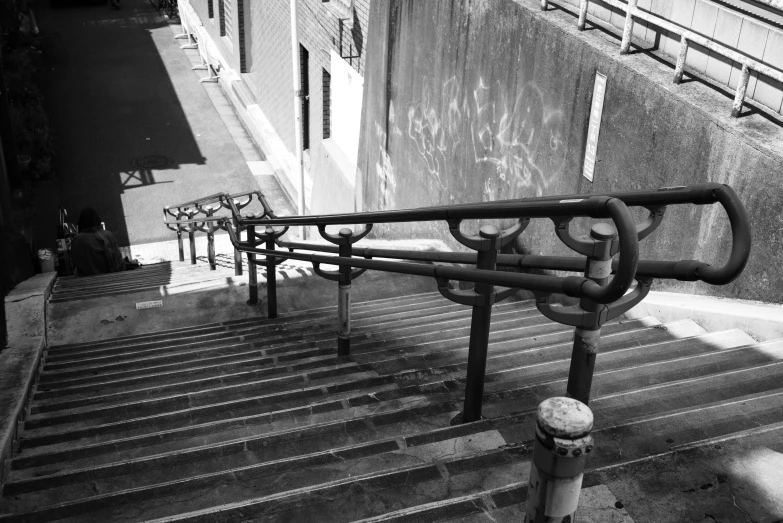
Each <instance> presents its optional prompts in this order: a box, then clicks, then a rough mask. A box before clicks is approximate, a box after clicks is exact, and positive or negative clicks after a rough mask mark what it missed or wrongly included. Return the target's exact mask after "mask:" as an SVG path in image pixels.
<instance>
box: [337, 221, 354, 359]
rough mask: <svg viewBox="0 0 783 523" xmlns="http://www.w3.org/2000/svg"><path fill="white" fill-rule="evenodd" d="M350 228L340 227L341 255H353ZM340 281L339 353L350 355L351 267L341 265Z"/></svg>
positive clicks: (338, 309) (338, 315)
mask: <svg viewBox="0 0 783 523" xmlns="http://www.w3.org/2000/svg"><path fill="white" fill-rule="evenodd" d="M352 236H353V231H352V230H351V229H349V228H347V227H346V228H345V229H340V245H339V248H340V251H339V254H340V257H341V258H350V257H351V237H352ZM339 272H340V281H339V282H338V283H339V288H338V291H337V292H338V294H337V355H338V356H348V355H349V354H350V353H351V267H350V266H349V265H343V266H340V270H339Z"/></svg>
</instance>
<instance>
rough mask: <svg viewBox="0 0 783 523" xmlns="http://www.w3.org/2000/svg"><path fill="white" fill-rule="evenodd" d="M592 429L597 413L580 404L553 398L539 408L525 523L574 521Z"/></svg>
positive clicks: (542, 403) (591, 442) (591, 447)
mask: <svg viewBox="0 0 783 523" xmlns="http://www.w3.org/2000/svg"><path fill="white" fill-rule="evenodd" d="M592 428H593V413H592V411H591V410H590V408H589V407H588V406H587V405H585V404H584V403H581V402H580V401H577V400H575V399H572V398H549V399H547V400H544V401H543V402H541V404H540V405H539V406H538V415H537V416H536V439H535V443H534V446H533V462H532V463H531V466H530V481H529V482H528V491H527V508H526V511H525V523H544V522H546V523H567V522H572V521H574V515H575V513H576V509H577V506H578V505H579V494H580V491H581V488H582V478H583V477H584V470H585V463H586V461H587V454H589V453H590V452H591V451H592V450H593V437H592V436H591V435H590V430H592Z"/></svg>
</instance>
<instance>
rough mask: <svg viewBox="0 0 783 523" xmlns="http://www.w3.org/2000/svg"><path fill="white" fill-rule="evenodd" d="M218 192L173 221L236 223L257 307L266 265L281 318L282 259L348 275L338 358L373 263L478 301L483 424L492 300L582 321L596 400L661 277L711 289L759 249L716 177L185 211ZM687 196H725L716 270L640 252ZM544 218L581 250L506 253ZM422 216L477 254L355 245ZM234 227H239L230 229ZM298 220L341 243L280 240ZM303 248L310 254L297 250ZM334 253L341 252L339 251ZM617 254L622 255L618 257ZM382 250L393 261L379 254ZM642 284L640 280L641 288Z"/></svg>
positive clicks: (580, 381)
mask: <svg viewBox="0 0 783 523" xmlns="http://www.w3.org/2000/svg"><path fill="white" fill-rule="evenodd" d="M214 197H215V196H214V195H213V197H211V199H210V198H207V199H202V200H199V201H196V202H195V203H194V202H186V203H187V205H185V206H184V208H179V209H178V213H179V214H178V213H175V215H178V216H180V219H178V220H175V221H174V222H169V225H172V223H173V224H174V227H175V229H176V230H192V229H191V224H192V223H204V222H206V221H209V222H210V223H221V222H222V224H221V225H220V226H221V227H223V228H225V230H227V231H228V233H229V235H230V237H231V241H232V243H233V245H234V247H235V249H236V250H237V251H239V252H244V253H245V254H246V256H247V259H248V265H249V288H250V299H249V300H248V303H249V304H257V303H258V280H257V270H256V269H257V266H258V265H265V266H266V269H267V271H266V291H267V311H268V315H269V317H270V318H274V317H276V316H277V287H276V278H275V275H276V271H275V267H276V266H277V265H278V264H279V263H281V262H282V261H284V260H286V259H296V260H302V261H308V262H310V263H312V264H313V268H314V271H315V273H316V274H318V275H319V276H321V277H323V278H326V279H329V280H333V281H336V282H338V329H337V335H338V336H337V351H338V355H340V356H347V355H349V354H350V334H351V318H350V293H351V282H352V281H353V280H354V279H356V278H357V277H359V276H360V275H361V274H362V273H363V272H364V271H366V270H379V271H384V272H395V273H402V274H411V275H418V276H426V277H431V278H435V279H436V281H437V283H438V289H439V291H440V293H441V294H442V295H443V296H444V297H445V298H447V299H449V300H451V301H453V302H456V303H460V304H463V305H466V306H470V307H472V308H473V315H472V319H471V334H470V344H469V352H468V370H467V378H466V392H465V404H464V409H463V413H462V414H461V421H465V422H468V421H475V420H477V419H479V418H480V416H481V404H482V398H483V390H484V371H485V368H486V359H487V349H488V342H489V325H490V317H491V306H492V305H493V304H494V303H497V302H499V301H501V300H503V299H506V298H508V297H509V296H511V295H512V294H514V293H515V292H516V291H517V290H519V289H527V290H529V291H532V292H533V294H534V295H535V297H536V306H537V308H538V310H539V311H540V312H541V313H542V314H544V315H545V316H546V317H548V318H550V319H552V320H554V321H557V322H560V323H562V324H565V325H570V326H573V327H575V331H574V348H573V352H572V360H571V368H570V371H569V377H568V385H567V387H566V388H567V392H568V395H569V396H571V397H574V398H576V399H578V400H580V401H582V402H583V403H585V404H586V403H588V401H589V397H590V387H591V383H592V375H593V370H594V366H595V358H596V355H597V353H598V347H599V344H600V333H601V327H602V325H603V324H605V323H606V322H607V321H609V320H611V319H613V318H615V317H617V316H619V315H620V314H623V313H624V312H626V311H628V310H630V309H631V308H632V307H634V306H635V305H636V304H638V303H639V302H640V301H641V300H642V299H644V297H645V296H646V295H647V293H648V292H649V290H650V286H651V285H652V280H653V279H654V278H667V279H677V280H683V281H703V282H706V283H710V284H713V285H723V284H726V283H729V282H731V281H733V280H734V279H735V278H737V277H738V276H739V275H740V274H741V272H742V270H743V269H744V267H745V265H746V263H747V261H748V257H749V255H750V248H751V231H750V226H749V223H748V219H747V216H746V213H745V209H744V207H743V205H742V203H741V201H740V200H739V198H738V197H737V195H736V194H735V193H734V191H733V190H732V189H731V188H730V187H728V186H726V185H721V184H717V183H707V184H701V185H696V186H691V187H675V188H666V189H661V190H657V191H635V192H617V193H608V194H602V195H568V196H553V197H540V198H530V199H523V200H508V201H501V202H492V203H491V204H486V203H482V204H463V205H455V206H449V207H429V208H421V209H412V210H400V211H380V212H363V213H352V214H336V215H323V216H293V217H286V218H278V217H276V216H275V215H274V212H272V210H271V209H270V208H269V205H268V204H267V202H266V200H265V199H264V198H263V195H260V197H259V199H260V201H261V202H262V205H263V207H264V213H263V214H262V215H261V216H242V215H241V212H240V210H241V209H240V206H239V205H238V202H241V201H242V200H238V199H237V195H223V196H218V198H219V199H220V200H221V204H222V207H223V208H228V209H230V211H231V217H218V216H214V215H210V216H205V217H194V218H189V217H188V216H186V215H187V213H188V212H190V206H195V207H199V206H201V207H205V206H209V208H212V206H213V205H214V201H213V200H214ZM682 204H694V205H710V204H719V205H721V206H722V207H723V208H724V210H725V212H726V214H727V216H728V218H729V221H730V224H731V231H732V246H731V252H730V254H729V256H728V260H727V261H726V263H725V264H724V265H722V266H720V267H713V266H711V265H709V264H706V263H704V262H701V261H698V260H677V261H658V260H639V259H638V257H639V255H638V253H639V251H638V248H639V247H638V242H639V241H641V240H643V239H644V238H646V237H647V236H649V235H650V234H651V233H652V232H653V231H654V230H655V229H656V228H657V227H658V226H659V225H660V224H661V223H662V221H663V219H664V215H665V211H666V208H667V206H669V205H682ZM628 207H644V208H646V209H647V210H648V211H649V215H648V217H647V218H646V219H645V220H643V221H642V222H641V223H638V224H637V223H635V221H634V219H633V217H632V215H631V214H630V212H629V210H628ZM207 212H208V211H207ZM575 217H589V218H595V219H606V218H610V219H611V220H612V222H613V224H609V223H605V222H600V223H596V224H594V225H593V226H592V228H591V231H590V234H589V235H584V236H575V235H573V234H572V232H571V231H570V229H569V225H570V223H571V221H572V220H573V218H575ZM499 218H506V219H508V218H512V219H515V220H516V224H515V225H514V226H512V227H510V228H508V229H506V230H503V231H501V230H499V229H497V228H496V227H494V226H491V225H484V226H482V227H481V228H480V230H479V234H478V235H469V234H466V233H464V232H463V231H462V230H461V228H460V226H461V224H462V222H463V221H464V220H471V219H499ZM541 218H544V219H549V220H551V221H552V222H553V224H554V228H555V234H556V235H557V237H558V238H559V239H560V240H561V241H562V242H563V243H564V244H565V245H566V246H568V247H569V248H570V249H572V250H574V251H575V252H576V253H578V254H579V255H580V256H538V255H513V254H500V253H499V251H500V249H501V248H503V247H505V246H507V245H509V244H510V243H511V242H512V241H513V240H514V239H515V238H516V237H517V236H519V235H520V234H521V233H522V232H523V231H524V229H525V228H526V227H527V225H528V224H529V223H530V220H531V219H541ZM419 221H445V222H446V224H447V226H448V228H449V232H450V234H451V235H452V236H453V237H454V238H455V239H456V240H457V241H458V242H460V243H461V244H462V245H464V246H465V247H467V248H468V249H470V250H473V251H475V252H474V253H472V252H435V253H433V252H420V251H401V250H394V249H374V248H363V247H359V246H355V244H356V242H358V241H359V240H361V239H362V238H364V237H365V236H367V234H368V233H369V232H370V231H371V229H372V227H373V224H375V223H402V222H419ZM232 223H233V224H234V226H231V224H232ZM345 224H360V225H363V228H362V229H361V231H360V232H358V233H354V232H353V231H352V230H351V229H348V228H344V229H342V230H340V232H339V234H336V235H335V234H330V233H328V232H327V230H326V227H327V225H345ZM291 226H314V227H317V228H318V230H319V232H320V234H321V236H322V237H323V238H324V239H326V240H327V242H329V243H330V244H331V245H324V244H317V243H309V242H292V241H287V240H284V239H282V236H283V234H285V232H286V231H287V230H288V228H289V227H291ZM175 229H173V230H175ZM243 230H244V231H246V233H247V236H246V241H242V239H241V237H240V233H241V231H243ZM278 247H280V248H284V249H287V251H288V252H285V251H280V250H277V248H278ZM301 250H309V251H311V252H310V253H304V252H296V251H301ZM312 251H315V252H314V253H313V252H312ZM323 253H328V254H323ZM335 253H336V254H337V256H334V255H333V254H335ZM329 254H332V255H329ZM618 254H619V259H614V258H615V256H617V255H618ZM258 256H264V257H265V259H264V260H260V259H257V257H258ZM356 256H360V257H361V258H357V257H356ZM376 257H382V258H387V259H386V260H375V259H372V258H376ZM395 260H406V261H395ZM417 261H418V262H421V261H424V262H430V263H438V262H445V263H456V264H470V265H474V267H455V266H450V265H432V264H422V263H416V262H417ZM327 264H328V265H333V266H337V267H338V270H336V271H328V270H323V269H322V268H321V265H327ZM498 267H515V268H517V269H518V270H531V269H538V270H540V269H543V270H553V271H565V272H580V273H582V275H581V276H554V275H548V274H528V273H520V272H502V271H497V270H496V269H497V268H498ZM453 280H458V281H464V282H472V283H474V288H473V289H471V290H457V289H455V288H454V287H453V286H452V285H451V284H450V282H451V281H453ZM634 280H635V281H636V285H635V287H634V288H633V289H631V285H632V284H633V282H634ZM629 289H631V290H630V292H628V291H629ZM553 294H565V295H567V296H571V297H575V298H579V303H578V304H577V305H574V306H569V307H565V306H557V305H554V304H553V303H552V301H551V299H552V295H553ZM455 421H458V420H455Z"/></svg>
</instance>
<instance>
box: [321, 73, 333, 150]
mask: <svg viewBox="0 0 783 523" xmlns="http://www.w3.org/2000/svg"><path fill="white" fill-rule="evenodd" d="M323 91H324V93H323V94H324V96H323V98H324V117H323V121H324V139H326V138H329V137H330V136H332V75H330V74H329V73H328V72H326V69H324V70H323Z"/></svg>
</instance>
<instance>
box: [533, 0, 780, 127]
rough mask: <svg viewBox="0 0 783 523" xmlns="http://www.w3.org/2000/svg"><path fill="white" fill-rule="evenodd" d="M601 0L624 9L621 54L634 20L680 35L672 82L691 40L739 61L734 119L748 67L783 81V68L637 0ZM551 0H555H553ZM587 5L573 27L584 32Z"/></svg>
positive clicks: (678, 77)
mask: <svg viewBox="0 0 783 523" xmlns="http://www.w3.org/2000/svg"><path fill="white" fill-rule="evenodd" d="M601 1H602V2H603V3H606V4H608V5H610V6H612V7H614V8H615V9H619V10H622V11H624V12H625V24H624V25H623V36H622V40H621V41H620V54H627V53H628V52H629V50H630V47H631V38H632V35H633V26H634V22H635V21H636V20H642V21H644V22H647V23H648V24H652V25H654V26H657V27H660V28H661V29H663V30H665V31H669V32H670V33H673V34H676V35H678V36H679V37H680V50H679V53H678V55H677V62H676V64H675V66H674V83H675V84H680V83H682V75H683V73H684V71H685V60H686V58H687V56H688V49H689V47H690V44H691V42H693V43H697V44H699V45H701V46H703V47H704V48H706V49H708V50H709V51H712V52H713V53H717V54H719V55H721V56H724V57H726V58H728V59H729V60H733V61H734V62H737V63H738V64H741V65H742V72H741V75H740V79H739V82H737V87H736V89H735V91H734V102H733V104H732V108H731V116H732V117H734V118H736V117H738V116H739V115H740V113H741V112H742V105H743V104H744V103H745V95H746V92H747V89H748V81H749V80H750V72H751V70H753V71H756V72H758V73H761V74H764V75H766V76H768V77H770V78H772V79H773V80H776V81H778V82H781V83H783V71H779V70H778V69H774V68H772V67H770V66H768V65H766V64H764V63H761V62H759V61H758V60H754V59H753V58H751V57H749V56H747V55H744V54H742V53H740V52H739V51H737V50H736V49H732V48H730V47H728V46H726V45H724V44H722V43H721V42H719V41H717V40H715V39H713V38H708V37H706V36H702V35H700V34H698V33H696V32H694V31H691V30H690V29H686V28H684V27H681V26H679V25H677V24H675V23H673V22H670V21H668V20H665V19H663V18H661V17H660V16H656V15H654V14H652V13H649V12H647V11H643V10H642V9H639V7H638V3H639V0H625V1H620V0H601ZM540 2H541V9H542V10H546V9H547V8H548V7H549V4H550V0H540ZM553 3H558V2H556V1H555V2H553ZM588 4H589V0H580V2H579V15H578V21H577V23H576V26H577V29H579V30H580V31H583V30H584V28H585V22H586V20H587V8H588Z"/></svg>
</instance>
